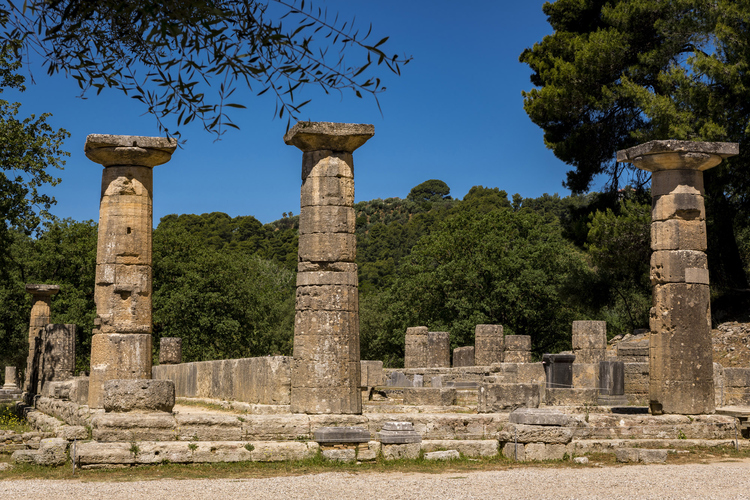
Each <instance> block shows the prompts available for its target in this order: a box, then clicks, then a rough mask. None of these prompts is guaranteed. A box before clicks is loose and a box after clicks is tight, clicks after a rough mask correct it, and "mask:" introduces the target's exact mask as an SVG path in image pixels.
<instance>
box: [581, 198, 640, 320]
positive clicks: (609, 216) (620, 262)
mask: <svg viewBox="0 0 750 500" xmlns="http://www.w3.org/2000/svg"><path fill="white" fill-rule="evenodd" d="M618 208H619V209H618V210H617V212H614V211H612V210H610V209H607V210H606V211H604V212H602V211H597V212H596V213H595V214H593V215H592V219H591V222H590V223H589V236H588V243H587V245H586V246H587V249H588V251H589V255H590V256H591V260H592V263H593V264H594V266H595V267H596V271H597V274H598V276H599V277H600V279H601V280H602V282H603V283H602V284H601V285H602V286H600V287H599V290H600V292H599V294H598V295H599V296H598V297H597V299H598V300H597V302H599V304H598V305H599V307H598V308H599V310H600V311H602V314H603V316H604V318H605V319H606V320H607V326H608V332H609V333H610V334H611V335H617V334H620V333H631V332H632V330H633V329H635V328H648V324H649V323H648V315H649V310H650V308H651V282H650V278H649V270H650V255H651V205H650V204H645V203H638V202H636V201H633V200H624V201H622V202H621V203H620V205H619V207H618Z"/></svg>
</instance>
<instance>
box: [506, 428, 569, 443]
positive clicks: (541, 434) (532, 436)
mask: <svg viewBox="0 0 750 500" xmlns="http://www.w3.org/2000/svg"><path fill="white" fill-rule="evenodd" d="M574 431H575V429H574V428H572V427H558V426H551V425H525V424H509V425H508V426H507V428H503V431H502V432H501V433H500V440H506V441H516V440H517V441H518V442H519V443H524V444H527V443H547V444H568V443H570V442H571V441H572V439H573V434H574Z"/></svg>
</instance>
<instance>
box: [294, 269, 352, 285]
mask: <svg viewBox="0 0 750 500" xmlns="http://www.w3.org/2000/svg"><path fill="white" fill-rule="evenodd" d="M352 265H353V266H355V268H354V270H352V271H298V272H297V286H310V285H345V286H357V285H358V281H357V269H356V264H352Z"/></svg>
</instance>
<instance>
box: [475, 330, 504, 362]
mask: <svg viewBox="0 0 750 500" xmlns="http://www.w3.org/2000/svg"><path fill="white" fill-rule="evenodd" d="M504 352H505V336H504V334H503V326H502V325H477V326H476V328H475V330H474V363H475V364H476V365H477V366H489V365H491V364H493V363H502V362H503V359H504V358H503V353H504Z"/></svg>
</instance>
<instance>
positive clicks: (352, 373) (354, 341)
mask: <svg viewBox="0 0 750 500" xmlns="http://www.w3.org/2000/svg"><path fill="white" fill-rule="evenodd" d="M374 130H375V129H374V127H373V126H372V125H360V124H348V123H327V122H299V123H297V124H296V125H295V126H294V127H292V128H291V129H290V130H289V132H287V133H286V135H285V136H284V142H285V143H286V144H289V145H292V146H296V147H298V148H299V149H301V150H302V152H303V156H302V189H301V196H300V223H299V262H298V265H297V302H296V310H297V313H296V317H295V325H294V361H293V364H292V393H291V406H292V412H295V413H354V414H358V413H362V400H361V396H360V390H359V385H360V363H359V361H360V359H359V299H358V293H357V265H356V264H355V263H354V259H355V256H356V241H357V240H356V237H355V235H354V229H355V212H354V163H353V160H352V152H354V150H355V149H357V148H358V147H360V146H361V145H363V144H364V143H365V142H367V140H368V139H370V137H372V136H373V135H374V133H375V132H374Z"/></svg>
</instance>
